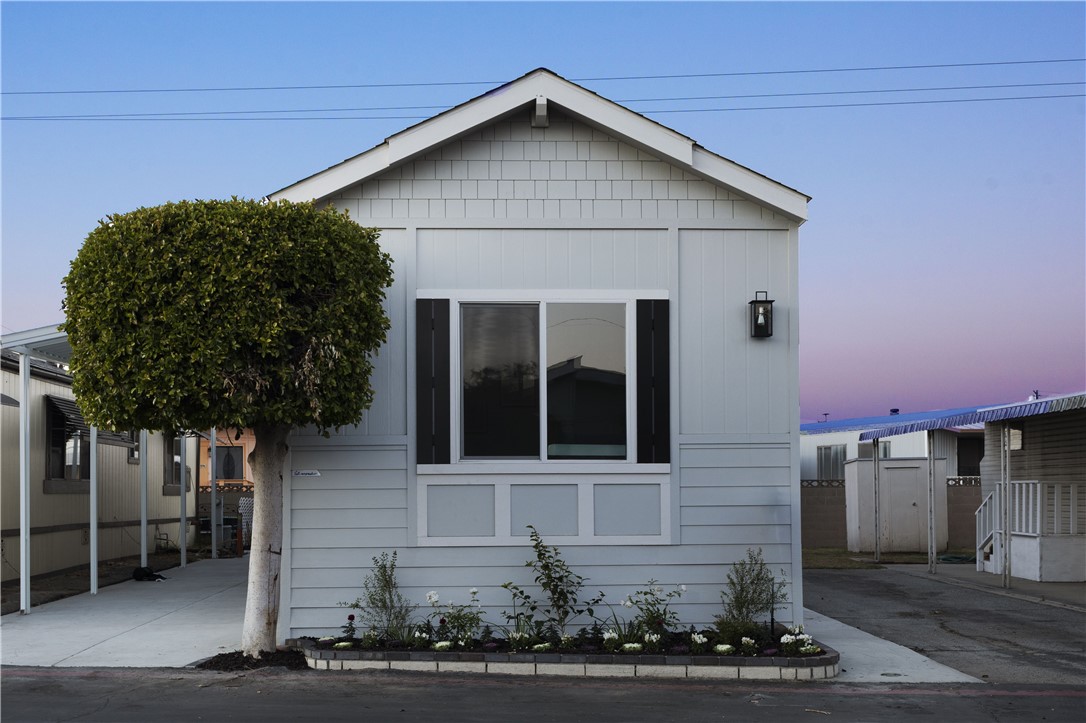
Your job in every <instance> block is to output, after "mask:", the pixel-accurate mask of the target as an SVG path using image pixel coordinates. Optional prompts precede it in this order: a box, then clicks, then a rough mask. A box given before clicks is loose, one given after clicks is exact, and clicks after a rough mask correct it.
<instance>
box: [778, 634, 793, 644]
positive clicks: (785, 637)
mask: <svg viewBox="0 0 1086 723" xmlns="http://www.w3.org/2000/svg"><path fill="white" fill-rule="evenodd" d="M794 642H796V636H795V635H788V634H785V635H782V636H781V644H782V645H788V644H789V643H794Z"/></svg>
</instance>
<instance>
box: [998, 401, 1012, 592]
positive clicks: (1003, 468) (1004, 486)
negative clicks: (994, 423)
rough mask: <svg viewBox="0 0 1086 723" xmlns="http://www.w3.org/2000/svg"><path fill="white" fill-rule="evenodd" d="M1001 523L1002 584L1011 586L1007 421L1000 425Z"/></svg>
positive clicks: (1009, 445)
mask: <svg viewBox="0 0 1086 723" xmlns="http://www.w3.org/2000/svg"><path fill="white" fill-rule="evenodd" d="M999 479H1000V484H1001V489H1000V493H999V497H1000V499H999V507H1000V512H999V517H1000V520H999V525H1000V527H1002V528H1003V555H1002V557H1003V559H1002V560H1001V562H1002V565H1001V566H1000V567H1002V568H1003V575H1002V586H1003V587H1005V588H1009V587H1010V586H1011V430H1010V427H1009V426H1007V423H1006V422H1002V423H1001V424H1000V425H999Z"/></svg>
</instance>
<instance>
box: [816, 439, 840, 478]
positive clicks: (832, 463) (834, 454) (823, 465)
mask: <svg viewBox="0 0 1086 723" xmlns="http://www.w3.org/2000/svg"><path fill="white" fill-rule="evenodd" d="M844 478H845V445H843V444H828V445H823V446H820V447H819V448H818V479H820V480H843V479H844Z"/></svg>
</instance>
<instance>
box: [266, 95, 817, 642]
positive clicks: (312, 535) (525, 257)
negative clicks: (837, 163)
mask: <svg viewBox="0 0 1086 723" xmlns="http://www.w3.org/2000/svg"><path fill="white" fill-rule="evenodd" d="M328 201H329V202H330V203H332V204H334V205H335V206H336V207H337V208H341V209H346V210H347V211H348V212H349V213H350V215H351V217H352V218H354V219H356V220H357V221H358V222H359V223H361V224H363V225H366V226H374V227H377V228H380V229H382V236H381V244H382V247H383V248H384V250H385V251H386V252H389V253H390V254H392V256H393V258H394V260H395V282H394V286H393V288H392V289H391V290H390V293H389V298H388V305H389V306H388V308H389V312H390V315H392V330H391V332H390V334H389V338H388V342H387V343H386V345H385V346H384V347H383V348H382V349H381V352H380V354H379V356H378V363H377V364H376V365H375V373H374V377H373V385H374V388H375V389H376V394H377V398H376V401H375V404H374V407H373V408H372V409H370V410H368V411H367V412H366V413H365V415H364V419H363V422H362V423H361V424H360V425H359V426H358V427H354V428H351V429H348V430H341V432H340V433H338V434H333V435H332V436H331V438H329V439H324V438H323V437H321V436H319V435H317V434H315V433H313V431H312V430H307V431H304V432H302V433H298V434H295V435H293V437H292V441H291V456H290V460H289V465H290V469H291V474H290V475H289V476H288V477H287V480H286V485H285V490H286V496H287V501H286V505H285V514H286V517H287V519H286V520H285V529H286V530H287V534H288V535H289V542H288V544H286V545H285V546H284V560H283V562H284V598H283V599H284V600H286V601H289V603H288V605H289V611H287V613H286V614H284V615H281V616H280V635H281V636H282V637H292V636H299V635H325V634H335V633H337V631H338V630H339V628H340V626H342V624H343V622H344V620H345V615H346V613H347V611H346V610H345V609H344V608H342V607H339V606H338V605H337V603H340V602H350V601H353V600H354V599H355V598H357V597H358V596H359V594H360V583H361V581H362V579H363V577H364V576H365V575H366V574H367V573H368V572H369V569H370V567H371V558H372V557H374V556H376V555H379V554H380V553H381V552H391V551H392V550H396V551H397V552H398V564H399V567H398V577H399V581H400V586H401V588H402V591H403V592H404V594H405V595H406V596H407V597H408V598H409V599H411V600H412V601H414V602H416V603H424V601H425V595H426V593H427V592H428V591H430V590H436V591H438V593H439V594H440V595H441V598H442V600H443V601H448V600H449V599H450V598H451V599H452V600H455V601H457V602H466V600H467V589H468V588H470V587H477V588H479V598H480V600H481V601H482V603H483V606H484V608H485V612H486V616H487V619H488V620H490V621H492V622H495V623H502V622H503V618H502V616H501V612H502V610H509V609H510V599H509V594H508V592H507V591H505V590H503V589H502V588H501V585H502V583H505V582H507V581H513V582H516V583H517V584H521V585H525V586H527V587H528V588H529V589H530V590H531V591H532V593H533V594H538V590H537V589H535V586H534V584H533V583H532V579H531V571H530V570H529V569H528V568H526V567H525V566H524V563H525V561H526V560H528V559H529V557H530V556H531V554H532V550H531V547H530V546H529V544H528V539H527V538H526V537H523V536H519V533H516V532H514V531H513V530H511V529H507V528H503V529H501V530H496V532H501V533H502V534H504V536H505V538H506V539H505V540H503V541H502V542H501V543H500V544H495V543H491V544H467V545H459V546H446V545H440V544H438V545H434V544H427V541H426V540H425V539H423V538H421V537H420V535H421V533H422V530H421V527H422V523H420V520H419V515H420V509H423V505H424V503H425V500H424V499H422V498H421V495H423V494H425V492H426V489H427V488H428V487H430V488H432V486H433V485H435V484H436V485H442V484H446V485H448V484H452V485H461V486H464V487H469V486H473V485H474V486H475V487H481V488H482V489H485V490H493V491H495V492H494V495H495V496H496V497H497V498H502V495H505V497H504V498H502V499H505V500H506V502H507V503H508V504H512V505H514V506H515V502H512V503H510V502H508V501H509V500H510V499H513V498H514V497H515V495H516V494H517V491H514V492H509V490H510V489H512V488H517V489H518V490H519V491H520V492H523V491H524V490H541V489H543V488H547V493H546V494H551V493H553V497H549V498H546V499H549V500H552V501H556V500H561V499H563V498H564V495H565V493H566V492H567V491H568V490H564V489H559V488H563V487H565V486H574V487H577V491H578V494H580V495H581V498H582V499H584V498H585V494H586V493H585V492H584V490H585V488H586V486H587V488H588V489H589V490H590V491H591V490H592V488H593V487H595V488H597V489H598V488H599V487H600V485H601V484H605V483H607V482H612V483H615V485H616V487H615V489H620V487H619V486H620V485H626V484H633V483H634V482H635V481H634V480H631V479H628V478H627V475H630V476H634V477H636V476H637V475H638V474H643V478H642V479H641V480H640V484H642V485H645V484H648V485H650V486H656V485H658V486H659V489H660V495H661V497H662V499H661V500H660V504H661V508H660V509H661V514H662V515H664V519H662V520H661V529H662V534H661V536H659V537H660V540H659V542H657V543H656V544H626V542H625V541H624V540H623V539H622V538H616V539H615V541H613V542H612V543H611V544H607V543H606V542H601V541H599V539H598V538H595V539H594V541H591V542H587V543H586V542H583V541H581V542H573V543H565V542H561V541H556V540H555V539H548V540H547V541H548V542H552V543H555V544H558V545H559V546H560V547H561V550H562V555H563V557H564V559H565V560H566V561H567V562H568V563H569V564H570V565H571V567H572V568H573V569H574V570H575V571H576V572H578V573H579V574H581V575H584V576H585V577H586V578H588V581H587V582H586V585H585V593H586V596H587V595H591V594H594V593H595V591H596V590H599V589H602V590H603V591H604V592H605V593H606V596H607V597H606V599H607V600H609V601H610V602H611V603H612V604H615V605H617V604H618V603H619V602H620V601H621V600H622V599H623V598H624V597H625V596H626V595H627V594H630V593H632V592H634V591H635V590H637V589H639V588H641V587H642V586H644V585H645V584H646V583H647V581H648V580H649V579H650V578H654V579H656V580H658V582H659V584H661V585H663V586H664V587H665V589H670V588H672V587H673V586H677V585H686V586H687V588H688V589H687V592H686V594H685V595H683V597H682V598H681V599H680V601H679V603H678V604H677V605H673V608H674V609H675V610H676V611H677V612H678V614H679V616H680V619H681V620H682V621H683V623H684V624H687V625H689V624H698V625H704V624H709V623H711V621H712V618H713V616H714V615H716V614H718V613H719V612H721V610H722V608H721V605H720V592H721V590H722V589H723V588H724V586H725V579H726V575H727V572H728V569H729V565H730V564H731V563H733V562H735V561H738V560H741V559H744V558H745V556H746V552H747V549H748V548H757V547H760V548H761V549H762V552H763V554H764V557H765V560H766V562H767V563H768V564H769V565H770V568H771V569H772V570H773V572H774V573H775V574H779V573H780V572H781V571H783V573H784V576H785V577H786V578H787V579H789V580H792V579H793V575H795V576H796V577H798V575H799V565H800V544H799V540H800V535H799V517H800V505H799V484H798V470H799V451H798V424H799V420H798V405H796V404H795V403H794V400H797V399H798V358H797V357H798V354H797V343H796V342H797V339H796V329H797V326H796V325H797V318H796V315H795V307H796V294H797V288H798V281H797V273H796V262H797V259H798V243H797V227H796V224H795V223H794V222H792V221H790V220H788V219H786V218H784V217H782V216H779V215H777V214H774V213H773V212H772V211H770V210H768V209H764V208H762V207H761V206H759V205H758V204H757V203H755V202H754V201H751V200H749V199H746V198H743V197H741V196H739V195H738V194H734V193H732V192H730V191H729V190H727V189H725V188H722V187H719V186H717V185H714V184H712V183H709V182H708V181H705V180H703V179H701V178H700V177H697V176H695V175H692V174H690V173H688V172H686V171H683V170H681V169H678V168H675V167H672V166H670V165H668V164H666V163H664V162H662V161H660V160H659V159H657V158H655V157H653V156H652V155H651V154H650V153H648V152H646V151H643V150H640V149H638V148H634V147H633V146H630V145H628V144H626V143H623V142H622V141H620V140H617V139H615V138H613V137H611V136H609V135H608V134H607V133H605V132H603V131H601V130H599V129H596V128H593V127H591V126H589V125H587V124H585V123H581V122H579V121H575V120H572V119H570V118H568V117H564V116H562V115H561V114H560V113H558V112H552V114H551V122H550V126H549V127H546V128H532V127H531V126H530V124H529V122H528V117H527V114H524V115H523V116H520V115H518V116H516V117H513V118H510V119H506V120H502V121H499V122H497V123H494V124H492V125H490V126H488V127H485V128H483V129H481V130H478V131H475V132H473V133H472V134H470V135H468V136H466V137H463V138H459V139H455V140H453V141H451V142H450V143H448V144H447V145H445V146H443V147H442V148H440V149H437V150H435V151H431V152H429V153H426V154H425V155H423V156H422V157H420V158H417V159H415V160H412V161H409V162H407V163H405V164H403V165H402V166H400V167H398V168H394V169H391V170H390V171H388V172H386V173H384V174H382V175H381V176H379V177H377V178H371V179H367V180H365V181H364V182H361V183H357V184H354V185H352V186H349V187H347V188H345V189H344V190H343V191H342V192H340V193H339V194H336V195H334V196H332V197H331V198H330V199H328ZM759 290H767V291H769V292H770V298H773V299H775V300H776V305H775V312H776V317H775V321H774V336H773V338H771V339H768V340H751V339H750V337H749V330H748V329H747V314H748V306H747V303H748V302H749V301H750V300H751V299H753V298H754V292H755V291H759ZM433 291H441V292H447V293H448V295H451V296H453V297H457V296H461V297H463V298H468V297H470V296H471V295H472V292H483V293H484V294H487V293H489V296H488V298H501V293H500V292H502V291H508V292H510V294H512V295H520V296H519V297H518V298H521V297H525V295H530V294H532V293H533V292H540V293H541V294H543V295H546V294H549V293H552V294H555V295H557V296H556V298H561V294H563V293H567V292H573V293H575V292H577V291H585V292H586V293H589V292H591V293H595V294H602V295H604V298H606V294H608V293H610V292H619V293H622V294H626V293H627V292H628V294H629V298H638V297H639V296H645V297H649V298H666V299H668V300H669V301H670V305H669V313H670V315H671V319H670V328H671V333H670V334H671V335H670V350H671V363H670V369H671V378H670V390H671V394H670V400H671V401H670V404H671V422H670V424H671V437H672V445H671V455H670V457H671V462H670V464H665V465H651V468H652V469H651V473H650V474H647V475H644V473H639V471H638V469H637V467H638V465H633V464H628V465H625V467H627V468H628V469H627V470H625V471H623V470H615V469H612V470H610V471H609V472H608V473H606V474H594V473H584V472H578V473H572V474H571V473H569V472H566V473H565V474H554V470H552V469H548V468H547V467H546V466H543V467H542V468H540V467H538V466H537V468H536V469H534V470H532V471H531V473H530V474H529V473H528V472H527V470H526V469H522V470H519V471H518V470H515V469H513V468H514V467H515V465H512V466H511V467H510V471H505V472H498V473H495V474H490V475H483V474H472V475H465V474H460V473H458V472H457V471H456V470H455V469H449V468H450V467H453V468H455V467H456V465H455V464H454V465H448V466H443V467H442V469H435V470H423V471H422V472H420V470H419V468H418V466H417V465H416V464H415V449H414V444H415V440H414V432H413V428H414V417H415V411H414V410H415V390H414V388H413V387H414V384H413V382H412V380H413V379H414V374H415V369H414V366H415V362H414V358H415V348H414V339H415V319H414V300H415V298H416V297H422V298H429V297H427V296H425V294H426V293H428V292H433ZM525 298H526V297H525ZM793 406H797V408H795V409H793V408H792V407H793ZM609 466H610V465H609ZM617 466H622V465H617ZM488 477H492V478H493V481H492V482H491V481H490V480H488V479H487V478H488ZM649 477H651V478H652V479H649ZM503 486H504V487H503ZM518 486H521V487H518ZM503 489H504V490H505V491H503ZM629 489H630V490H631V491H633V487H630V488H629ZM489 494H490V493H489V492H484V493H478V494H477V498H478V499H479V500H480V502H481V504H484V505H486V504H491V502H490V500H491V499H492V498H491V497H490V496H489ZM540 494H543V493H542V492H540ZM588 496H589V497H591V495H588ZM524 498H525V499H528V500H533V499H544V498H543V497H535V496H533V494H526V495H524ZM494 504H499V505H500V504H501V503H500V502H498V503H494ZM548 504H550V503H548ZM554 504H559V502H554ZM511 514H512V516H513V518H514V519H519V518H518V517H517V514H518V513H517V511H516V509H515V507H514V509H512V510H511ZM484 517H485V516H484ZM581 519H582V521H583V520H584V519H585V517H584V516H583V514H582V518H581ZM591 521H592V519H591V517H590V518H589V522H591ZM597 522H598V520H597ZM503 524H504V525H506V526H508V525H509V521H508V520H501V519H498V518H497V517H495V525H496V527H501V526H502V525H503ZM511 535H512V536H516V537H517V539H515V540H510V539H509V538H510V536H511ZM500 536H501V535H498V534H496V537H500ZM559 539H560V538H559ZM616 543H617V544H616ZM789 598H790V602H789V603H788V604H787V605H785V606H784V607H783V608H782V609H781V610H779V611H778V614H777V618H778V619H779V620H785V621H787V620H792V619H795V620H798V619H799V616H800V614H801V612H800V611H801V609H802V590H801V588H800V587H799V586H796V587H794V588H793V587H790V588H789ZM426 612H427V611H426V610H425V609H420V610H419V613H420V614H422V615H424V614H425V613H426ZM578 622H589V621H587V620H580V621H578Z"/></svg>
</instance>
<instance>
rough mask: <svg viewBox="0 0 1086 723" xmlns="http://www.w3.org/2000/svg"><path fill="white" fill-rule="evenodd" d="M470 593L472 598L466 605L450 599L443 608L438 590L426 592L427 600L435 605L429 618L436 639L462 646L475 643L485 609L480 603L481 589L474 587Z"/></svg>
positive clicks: (467, 646) (465, 646)
mask: <svg viewBox="0 0 1086 723" xmlns="http://www.w3.org/2000/svg"><path fill="white" fill-rule="evenodd" d="M468 594H469V595H471V600H470V601H469V602H468V603H467V604H466V605H457V604H456V603H454V602H453V601H452V600H450V601H449V602H448V603H447V604H446V605H445V606H444V607H445V609H444V610H442V609H441V600H440V598H439V597H438V594H437V592H436V591H434V590H431V591H430V592H428V593H426V600H427V601H428V602H429V603H430V604H431V605H432V606H433V607H434V611H433V612H432V613H430V615H429V616H428V618H427V619H428V621H429V623H430V628H431V630H432V631H433V634H432V635H433V638H434V640H437V641H439V642H441V641H448V642H451V643H454V644H456V645H458V646H460V647H461V648H469V647H471V646H472V645H473V644H474V642H475V633H476V631H477V630H479V628H480V627H481V626H482V624H483V611H482V609H481V607H480V605H479V598H478V595H479V590H478V589H476V588H474V587H473V588H471V590H469V591H468ZM435 622H436V623H437V624H436V625H434V623H435Z"/></svg>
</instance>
